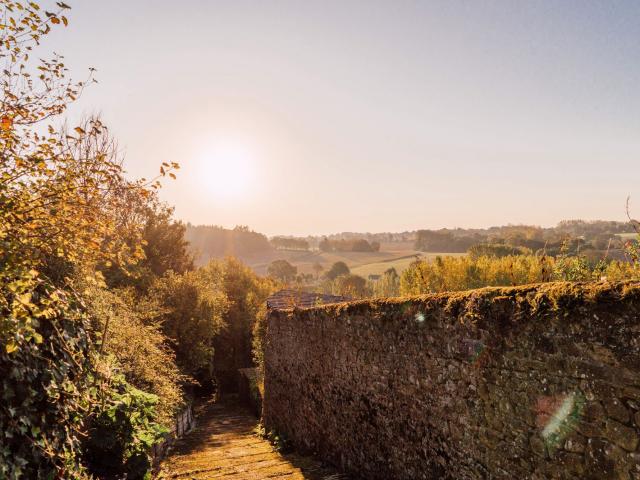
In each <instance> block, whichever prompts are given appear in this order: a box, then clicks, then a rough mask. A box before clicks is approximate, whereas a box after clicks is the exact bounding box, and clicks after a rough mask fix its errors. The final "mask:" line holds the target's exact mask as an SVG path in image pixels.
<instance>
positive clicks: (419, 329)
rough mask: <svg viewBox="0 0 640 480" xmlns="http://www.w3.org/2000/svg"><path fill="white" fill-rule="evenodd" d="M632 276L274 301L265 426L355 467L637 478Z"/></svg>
mask: <svg viewBox="0 0 640 480" xmlns="http://www.w3.org/2000/svg"><path fill="white" fill-rule="evenodd" d="M639 346H640V284H638V283H626V284H606V283H601V284H571V283H556V284H542V285H533V286H526V287H516V288H507V289H500V288H490V289H482V290H476V291H469V292H462V293H449V294H440V295H431V296H422V297H414V298H400V299H385V300H376V301H370V302H369V301H362V302H353V303H348V304H339V305H333V306H324V307H317V308H312V309H305V310H289V311H274V312H271V313H270V316H269V319H268V324H267V334H266V342H265V398H264V407H263V417H264V422H265V427H266V428H267V429H269V430H275V431H277V432H278V433H279V434H281V435H283V436H284V437H286V438H288V439H289V440H291V441H292V442H293V444H294V446H296V447H297V448H298V449H300V450H302V451H305V452H310V453H315V454H318V455H319V456H320V457H322V458H324V459H325V460H328V461H329V462H331V463H333V464H335V465H337V466H339V467H341V468H342V469H344V470H346V471H349V472H352V473H354V474H356V475H357V476H358V477H360V478H363V479H380V480H383V479H384V480H390V479H418V478H423V479H432V478H445V479H456V480H458V479H481V478H483V479H548V478H567V479H568V478H581V479H609V478H611V479H640V451H639V450H638V444H639V441H638V440H639V434H640V352H639Z"/></svg>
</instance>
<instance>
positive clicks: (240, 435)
mask: <svg viewBox="0 0 640 480" xmlns="http://www.w3.org/2000/svg"><path fill="white" fill-rule="evenodd" d="M256 425H257V420H256V419H255V417H253V416H252V415H251V414H250V413H249V412H248V411H247V410H245V409H244V408H242V407H238V406H232V405H224V404H210V405H208V406H207V407H206V408H205V410H204V412H203V413H202V414H201V415H200V416H199V417H198V419H197V423H196V427H195V428H194V430H193V431H192V432H191V433H189V434H188V435H186V436H185V437H184V438H182V439H180V440H179V441H178V442H177V443H176V445H175V446H174V447H173V449H172V451H171V453H170V454H169V456H168V457H167V458H166V459H165V461H164V462H163V463H162V466H161V470H160V474H159V476H158V478H159V479H167V480H168V479H183V480H204V479H213V478H223V479H225V480H245V479H246V480H262V479H270V480H271V479H272V480H285V479H286V480H347V477H345V476H343V475H338V474H336V473H335V472H334V471H332V470H330V469H328V468H327V467H325V466H323V465H322V464H321V463H320V462H318V461H316V460H314V459H311V458H308V457H301V456H299V455H295V454H291V455H282V454H280V453H278V452H277V451H276V450H274V448H273V447H272V446H271V444H270V443H269V442H268V441H267V440H265V439H263V438H260V437H258V436H257V435H256V434H255V433H254V429H255V427H256Z"/></svg>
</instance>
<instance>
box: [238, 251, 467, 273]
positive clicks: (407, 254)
mask: <svg viewBox="0 0 640 480" xmlns="http://www.w3.org/2000/svg"><path fill="white" fill-rule="evenodd" d="M461 255H464V254H463V253H424V252H418V251H416V250H411V249H407V250H393V251H381V252H298V251H290V250H276V251H274V252H271V253H270V254H269V256H268V257H264V256H263V257H262V258H260V259H256V261H253V262H252V261H248V262H247V263H248V264H249V265H250V266H251V268H253V269H254V270H255V271H256V273H258V274H260V275H265V274H266V273H267V268H268V266H269V264H270V263H271V262H272V261H273V260H277V259H283V260H287V261H288V262H289V263H291V264H292V265H294V266H296V267H297V268H298V272H300V273H313V274H315V272H314V270H313V268H312V266H313V265H314V264H315V263H316V262H317V263H319V264H320V265H322V266H323V268H324V270H325V271H326V270H328V269H329V268H331V265H333V264H334V263H335V262H340V261H341V262H344V263H346V264H347V265H348V266H349V268H350V269H351V271H352V273H354V274H356V275H360V276H362V277H364V278H367V277H368V276H369V275H381V274H382V273H384V271H385V270H387V269H389V268H395V269H396V271H397V272H398V274H400V273H401V272H403V271H404V270H405V269H406V268H407V267H408V266H409V265H410V264H411V262H413V261H415V260H416V256H419V257H420V258H422V259H426V260H433V259H434V258H435V257H437V256H443V257H445V256H454V257H457V256H461Z"/></svg>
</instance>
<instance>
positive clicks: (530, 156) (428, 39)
mask: <svg viewBox="0 0 640 480" xmlns="http://www.w3.org/2000/svg"><path fill="white" fill-rule="evenodd" d="M174 5H175V2H168V1H165V0H158V1H153V2H152V1H150V0H140V1H136V2H125V1H123V0H115V1H112V2H98V1H95V0H85V1H83V2H73V3H72V4H71V6H72V7H73V9H72V10H71V12H70V13H69V15H68V16H69V20H70V25H69V27H68V28H67V29H64V31H63V29H56V31H54V32H53V33H52V34H51V41H50V42H48V43H47V46H46V49H47V50H59V51H61V52H63V53H64V54H65V56H66V62H65V63H66V64H67V65H68V66H69V68H70V70H71V73H72V75H73V77H74V78H76V79H81V78H83V76H84V73H85V71H86V68H88V67H90V66H91V67H95V68H97V69H98V72H97V78H98V80H99V81H100V83H99V84H98V85H95V86H93V87H91V88H90V89H89V90H88V91H87V92H86V94H85V95H84V96H83V98H82V99H81V101H80V102H79V103H78V105H76V106H74V107H73V109H72V111H71V112H70V116H71V117H72V118H76V119H77V118H79V117H80V116H81V115H82V114H83V113H90V112H95V111H100V112H101V113H102V115H103V118H104V120H105V121H106V123H107V124H108V125H110V126H111V129H112V132H113V133H114V135H115V136H116V137H117V139H118V141H119V144H120V145H121V146H122V147H123V150H124V151H125V152H126V165H127V169H128V171H129V172H130V174H131V175H132V176H136V177H139V176H144V177H149V176H151V175H153V174H154V173H155V172H156V171H157V168H158V166H159V163H160V162H162V161H176V162H179V163H180V164H181V165H182V169H181V170H180V172H178V180H177V181H175V182H165V187H164V188H163V190H162V192H161V197H162V199H163V200H165V201H166V202H167V203H168V204H170V205H175V208H176V210H175V212H176V217H177V218H178V219H181V220H183V221H185V222H191V223H193V224H217V225H223V226H226V227H233V226H234V225H248V226H250V227H251V228H252V229H254V230H256V231H259V232H263V233H266V234H268V235H275V234H291V235H307V234H327V233H329V232H343V231H352V232H360V231H362V232H367V231H368V232H401V231H411V230H417V229H420V228H441V227H450V228H453V227H463V228H481V227H488V226H491V225H506V224H534V225H543V226H551V225H555V224H557V222H558V221H560V220H566V219H576V218H580V219H585V220H594V219H604V220H609V219H611V220H624V219H625V209H624V207H625V199H626V197H627V195H629V194H630V195H631V196H632V208H633V206H634V204H635V205H637V207H636V208H635V209H634V210H635V212H638V214H639V215H640V188H639V187H638V175H637V174H638V173H639V172H640V167H639V166H638V158H639V156H640V155H639V154H640V136H639V135H638V131H640V95H638V94H637V85H638V84H639V82H640V65H639V64H638V62H637V59H638V58H640V30H638V29H637V25H638V22H639V21H640V3H635V2H630V1H618V2H606V3H604V2H577V1H576V2H573V1H567V2H562V3H561V4H558V3H557V2H552V1H532V2H527V3H522V2H506V1H495V2H488V1H487V2H473V3H467V2H435V1H434V2H419V3H417V2H416V3H414V2H322V3H320V2H304V3H302V2H291V1H280V2H271V1H265V2H248V1H234V2H223V1H220V2H218V1H211V2H205V1H196V0H190V1H183V2H180V7H179V8H177V7H175V6H174ZM635 199H637V203H636V202H634V200H635Z"/></svg>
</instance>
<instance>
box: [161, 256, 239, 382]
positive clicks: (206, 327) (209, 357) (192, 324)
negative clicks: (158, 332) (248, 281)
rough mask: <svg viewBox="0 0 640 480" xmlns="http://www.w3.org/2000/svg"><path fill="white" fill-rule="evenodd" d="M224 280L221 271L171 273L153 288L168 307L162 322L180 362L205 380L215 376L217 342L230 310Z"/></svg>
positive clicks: (183, 368) (191, 373) (163, 305)
mask: <svg viewBox="0 0 640 480" xmlns="http://www.w3.org/2000/svg"><path fill="white" fill-rule="evenodd" d="M222 282H223V277H222V275H221V274H220V272H219V271H216V270H211V269H199V270H196V271H193V272H185V273H184V274H182V275H180V274H177V273H174V272H169V273H168V274H167V275H166V276H164V277H162V278H160V279H158V280H157V281H156V283H155V284H154V285H153V287H152V292H151V294H152V297H154V298H155V299H157V302H158V303H159V304H160V305H161V306H162V307H164V310H163V311H162V312H161V315H160V317H159V319H160V325H162V330H163V333H164V334H165V335H166V336H167V337H168V338H169V339H170V340H171V345H172V347H173V349H174V351H175V354H176V360H177V362H178V365H179V366H180V367H181V370H182V371H183V372H184V373H186V374H188V375H191V376H193V377H195V378H198V379H200V380H202V381H209V380H211V378H212V377H213V357H214V345H213V341H214V338H215V337H216V335H217V334H218V333H219V332H220V331H221V329H222V328H223V325H224V315H225V314H226V313H227V311H228V310H229V301H228V299H227V297H226V295H225V293H224V290H223V288H222Z"/></svg>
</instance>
